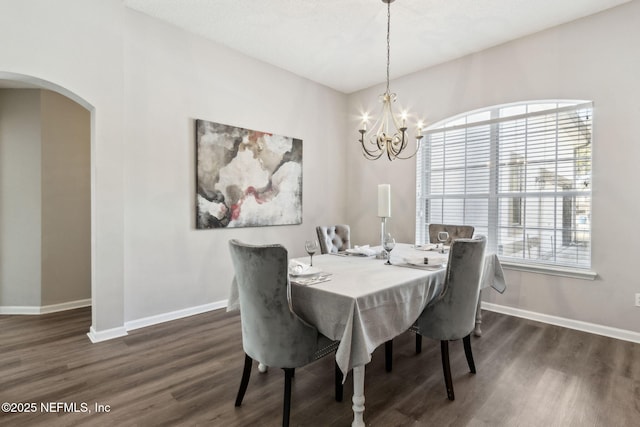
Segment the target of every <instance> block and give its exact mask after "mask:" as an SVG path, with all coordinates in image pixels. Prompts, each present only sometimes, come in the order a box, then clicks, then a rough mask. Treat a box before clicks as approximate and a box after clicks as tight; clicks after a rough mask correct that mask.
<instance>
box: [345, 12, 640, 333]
mask: <svg viewBox="0 0 640 427" xmlns="http://www.w3.org/2000/svg"><path fill="white" fill-rule="evenodd" d="M638 22H640V2H638V1H633V2H630V3H627V4H625V5H622V6H620V7H618V8H615V9H611V10H609V11H605V12H603V13H600V14H598V15H594V16H592V17H587V18H584V19H581V20H578V21H575V22H573V23H569V24H566V25H562V26H560V27H557V28H554V29H551V30H548V31H544V32H541V33H538V34H535V35H533V36H530V37H525V38H523V39H520V40H516V41H513V42H510V43H507V44H504V45H501V46H498V47H495V48H492V49H488V50H485V51H483V52H480V53H477V54H474V55H470V56H467V57H465V58H462V59H460V60H457V61H452V62H449V63H446V64H443V65H441V66H437V67H433V68H430V69H427V70H424V71H421V72H418V73H415V74H412V75H409V76H406V77H403V78H400V79H397V80H395V81H393V82H392V84H391V89H392V90H393V91H395V92H397V94H398V98H399V100H400V101H401V102H403V103H404V104H406V105H411V106H412V108H411V109H412V111H413V112H414V113H422V114H424V118H425V119H426V120H427V121H428V122H429V123H435V122H437V121H439V120H441V119H444V118H446V117H450V116H453V115H456V114H459V113H463V112H465V111H470V110H474V109H477V108H481V107H485V106H490V105H496V104H502V103H508V102H514V101H523V100H534V99H555V98H560V99H563V98H566V99H589V100H593V101H594V125H593V132H594V136H593V270H595V271H596V272H597V273H598V278H597V279H596V280H595V281H588V280H579V279H570V278H561V277H556V276H549V275H544V274H534V273H525V272H517V271H507V282H508V290H507V292H506V293H505V294H504V295H499V294H497V293H495V292H485V293H484V299H485V300H486V301H489V302H492V303H496V304H500V305H504V306H508V307H513V308H517V309H522V310H530V311H534V312H538V313H543V314H546V315H551V316H559V317H564V318H568V319H573V320H579V321H584V322H590V323H594V324H597V325H604V326H608V327H612V328H620V329H624V330H628V331H635V332H640V309H639V308H637V307H634V298H633V297H634V294H635V293H637V292H640V279H638V272H637V271H636V269H635V268H634V266H635V265H637V264H638V260H637V258H638V255H640V251H639V250H638V249H637V245H636V244H635V240H636V239H635V235H634V232H635V230H637V223H638V218H639V217H640V200H639V199H638V198H637V197H635V196H632V195H630V194H631V193H633V191H634V190H633V188H634V187H633V185H634V184H633V183H635V182H636V181H637V179H636V175H637V170H638V163H639V161H640V144H638V138H637V129H636V128H637V126H636V123H637V117H638V114H639V113H640V79H639V78H638V76H639V75H640V56H639V55H638V40H640V26H638V25H637V24H638ZM425 48H428V47H425ZM392 66H393V64H392ZM382 91H383V88H382V87H376V88H371V89H368V90H365V91H361V92H359V93H356V94H353V95H352V96H350V98H349V111H350V112H351V111H353V112H357V111H359V109H360V108H361V106H375V102H376V100H377V95H378V94H379V93H381V92H382ZM358 125H359V123H358V122H357V121H356V120H353V121H352V122H351V123H350V124H349V132H348V137H349V138H348V139H349V140H353V141H355V139H356V137H357V135H358V134H357V128H358ZM349 154H350V158H349V162H350V164H351V167H350V168H349V171H348V181H349V195H348V197H349V199H350V200H351V201H352V202H353V204H354V205H355V206H361V207H362V210H361V211H349V222H350V223H352V224H353V225H354V226H353V233H354V241H358V240H361V241H364V240H375V239H377V236H378V233H379V232H378V222H377V219H376V218H375V217H374V216H373V213H374V212H375V189H374V187H375V184H377V183H379V182H389V183H391V185H392V191H393V200H392V209H393V211H394V212H398V213H401V214H400V215H394V217H393V218H392V221H393V227H394V229H395V230H396V233H397V235H398V236H400V238H401V239H402V240H412V239H413V236H414V231H415V224H414V218H415V214H414V212H415V162H414V161H405V162H402V163H401V162H400V161H397V162H394V163H391V164H390V163H389V162H388V161H384V160H381V161H378V162H375V163H371V162H367V161H366V160H364V159H362V156H361V155H360V153H359V151H358V149H357V147H356V146H355V144H354V145H353V149H352V150H350V152H349ZM363 190H364V191H363ZM630 192H631V193H630ZM612 230H613V234H614V236H615V237H614V238H611V237H610V233H611V231H612Z"/></svg>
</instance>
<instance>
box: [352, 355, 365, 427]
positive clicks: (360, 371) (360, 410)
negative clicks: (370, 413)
mask: <svg viewBox="0 0 640 427" xmlns="http://www.w3.org/2000/svg"><path fill="white" fill-rule="evenodd" d="M352 401H353V406H352V407H351V408H352V409H353V422H352V423H351V427H364V425H365V424H364V417H363V414H364V365H363V366H355V367H354V368H353V399H352Z"/></svg>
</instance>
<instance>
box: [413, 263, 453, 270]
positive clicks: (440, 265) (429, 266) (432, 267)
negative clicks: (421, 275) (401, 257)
mask: <svg viewBox="0 0 640 427" xmlns="http://www.w3.org/2000/svg"><path fill="white" fill-rule="evenodd" d="M407 264H409V265H415V266H416V267H421V268H424V269H426V270H438V269H440V268H445V267H446V266H447V263H446V262H436V263H435V264H425V263H424V261H423V262H420V261H407Z"/></svg>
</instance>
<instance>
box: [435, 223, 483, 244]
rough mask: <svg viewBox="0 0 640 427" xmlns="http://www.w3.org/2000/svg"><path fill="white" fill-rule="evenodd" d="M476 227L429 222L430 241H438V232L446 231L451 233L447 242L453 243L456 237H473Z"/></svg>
mask: <svg viewBox="0 0 640 427" xmlns="http://www.w3.org/2000/svg"><path fill="white" fill-rule="evenodd" d="M474 230H475V228H474V227H473V226H472V225H449V224H429V242H431V243H439V242H438V233H439V232H440V231H446V232H447V233H449V240H447V242H446V243H445V244H446V245H451V241H452V240H454V239H471V238H472V237H473V231H474Z"/></svg>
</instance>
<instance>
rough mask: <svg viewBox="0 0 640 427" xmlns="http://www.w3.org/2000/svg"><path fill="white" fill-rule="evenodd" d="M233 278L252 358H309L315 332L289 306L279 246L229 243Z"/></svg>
mask: <svg viewBox="0 0 640 427" xmlns="http://www.w3.org/2000/svg"><path fill="white" fill-rule="evenodd" d="M229 249H230V250H231V260H232V261H233V267H234V270H235V278H236V281H237V283H238V296H239V299H240V319H241V324H242V346H243V347H244V352H245V353H246V354H247V355H248V356H249V357H251V358H252V359H254V360H259V361H260V362H262V363H263V364H265V365H267V366H272V367H278V368H296V367H299V366H303V365H305V364H307V363H309V362H311V361H313V360H314V353H315V351H316V350H317V340H318V335H319V334H318V331H317V330H316V328H315V327H313V326H310V325H308V324H307V323H306V322H304V321H302V320H301V319H300V318H298V316H296V315H295V314H294V313H293V312H292V311H291V310H290V308H289V301H288V299H287V294H288V289H287V287H288V274H289V271H288V254H287V250H286V249H285V248H284V247H283V246H282V245H262V246H254V245H248V244H245V243H242V242H239V241H238V240H235V239H234V240H231V241H230V242H229Z"/></svg>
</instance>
